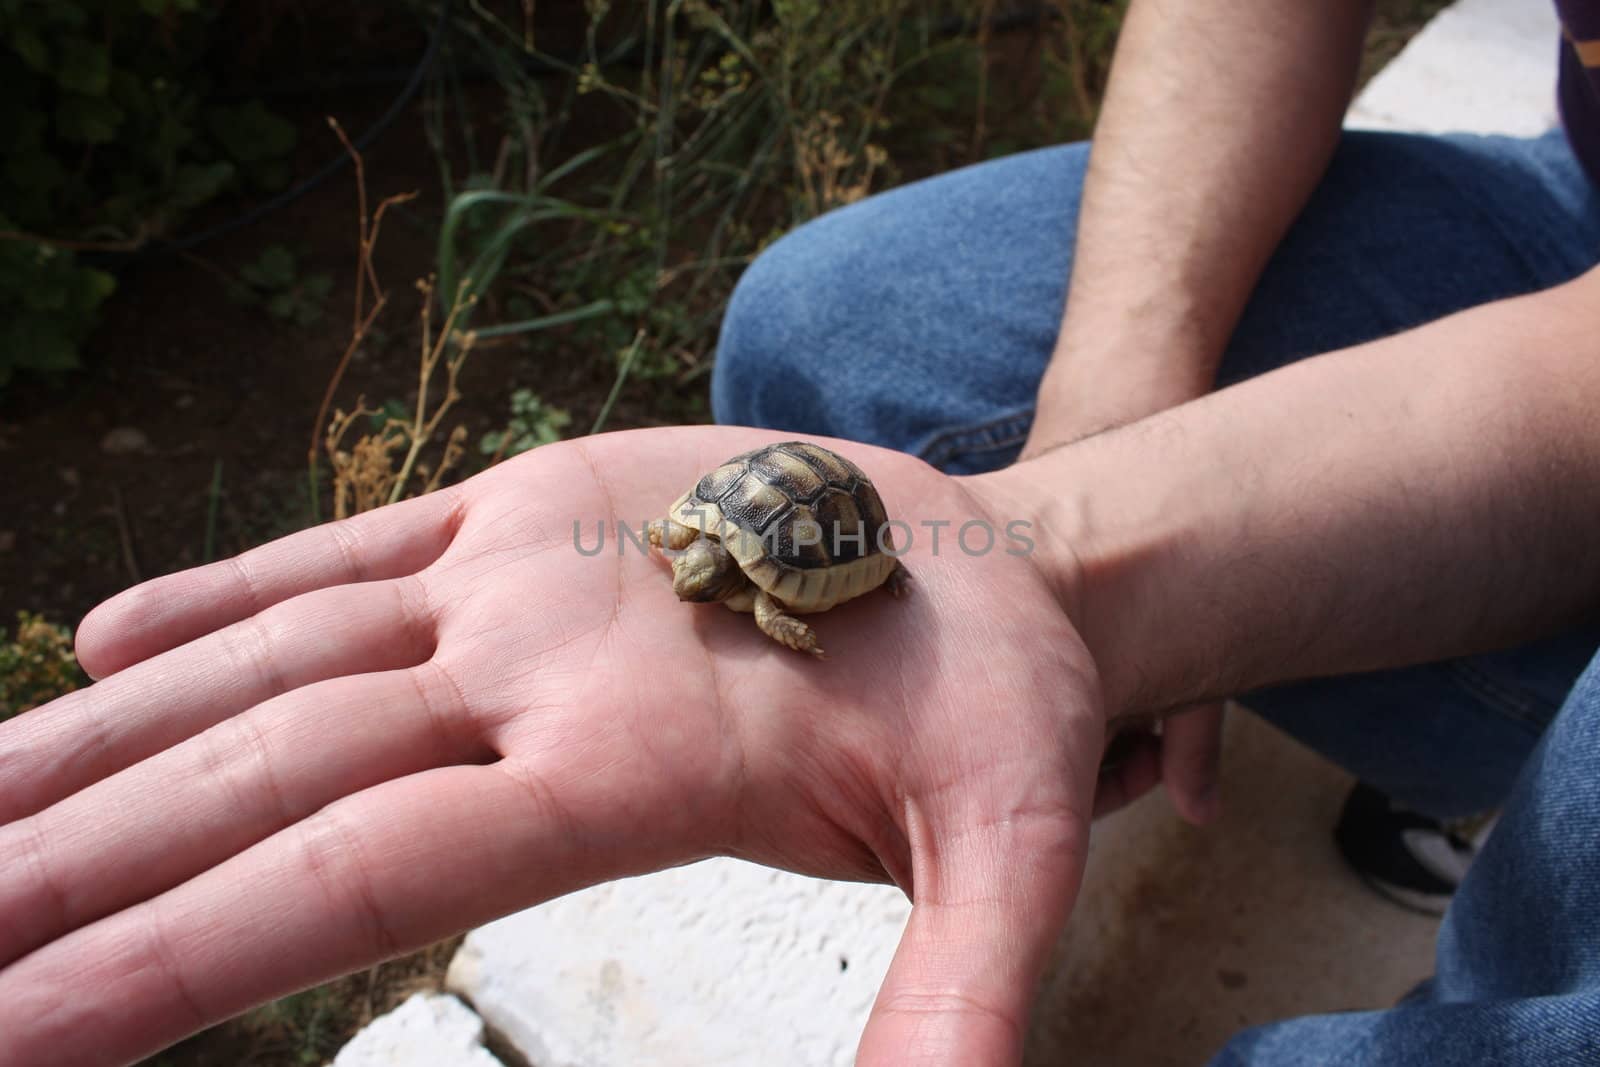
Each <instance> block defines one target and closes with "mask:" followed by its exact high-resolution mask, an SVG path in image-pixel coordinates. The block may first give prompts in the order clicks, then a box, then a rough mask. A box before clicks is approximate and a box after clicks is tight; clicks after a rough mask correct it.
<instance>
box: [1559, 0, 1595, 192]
mask: <svg viewBox="0 0 1600 1067" xmlns="http://www.w3.org/2000/svg"><path fill="white" fill-rule="evenodd" d="M1556 11H1557V12H1558V13H1559V14H1560V16H1561V23H1562V26H1563V27H1564V28H1565V31H1566V32H1565V33H1564V34H1563V35H1562V38H1561V76H1560V77H1561V81H1560V86H1559V88H1558V90H1557V96H1558V99H1559V100H1560V106H1561V124H1562V126H1564V127H1565V128H1566V131H1567V138H1568V139H1569V140H1570V141H1571V142H1572V150H1573V151H1574V152H1575V153H1577V156H1578V159H1579V160H1580V161H1581V162H1582V163H1583V165H1584V169H1586V170H1587V171H1588V172H1589V177H1591V178H1592V179H1594V181H1595V184H1597V185H1600V0H1556Z"/></svg>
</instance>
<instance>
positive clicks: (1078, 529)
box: [969, 420, 1180, 720]
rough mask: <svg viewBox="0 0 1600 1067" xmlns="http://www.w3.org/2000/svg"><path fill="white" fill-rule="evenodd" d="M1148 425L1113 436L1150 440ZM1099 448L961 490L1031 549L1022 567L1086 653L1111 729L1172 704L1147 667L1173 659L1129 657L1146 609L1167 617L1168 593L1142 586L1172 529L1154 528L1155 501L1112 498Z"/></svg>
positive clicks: (1005, 472)
mask: <svg viewBox="0 0 1600 1067" xmlns="http://www.w3.org/2000/svg"><path fill="white" fill-rule="evenodd" d="M1152 421H1155V420H1146V422H1144V423H1141V424H1140V425H1139V426H1137V427H1127V428H1125V429H1123V430H1120V431H1118V433H1117V434H1116V435H1114V436H1116V437H1122V436H1123V435H1126V434H1142V433H1146V432H1150V430H1151V429H1152V428H1151V427H1150V426H1149V423H1150V422H1152ZM1104 436H1105V437H1111V436H1113V435H1104ZM1102 439H1103V438H1097V439H1096V440H1095V441H1089V442H1079V443H1076V444H1073V445H1072V446H1071V447H1068V448H1053V449H1050V450H1048V451H1046V452H1045V453H1043V454H1041V455H1038V456H1035V457H1034V458H1031V459H1027V460H1024V461H1021V462H1019V463H1016V464H1013V465H1012V466H1010V467H1007V468H1004V469H1002V470H998V471H993V472H990V473H988V474H981V475H976V476H973V477H972V478H971V479H969V481H970V483H971V484H972V487H973V489H974V490H976V491H978V492H979V493H980V495H982V496H983V497H984V498H985V500H986V502H987V505H988V506H989V507H990V508H991V509H992V511H993V513H994V514H997V515H1002V516H1004V518H1005V519H1006V521H1007V522H1011V521H1014V520H1021V522H1023V523H1025V524H1026V525H1025V526H1024V527H1023V528H1024V529H1026V530H1027V531H1028V536H1029V537H1030V539H1031V540H1032V541H1033V548H1032V551H1031V552H1030V553H1029V560H1030V562H1032V563H1033V565H1034V567H1035V568H1036V569H1037V570H1038V572H1039V574H1040V576H1041V577H1042V578H1043V579H1044V581H1045V583H1046V584H1047V585H1048V586H1049V588H1050V590H1051V592H1052V593H1053V594H1054V595H1055V598H1056V602H1057V603H1058V604H1059V605H1060V608H1061V611H1062V613H1063V614H1065V615H1066V617H1067V618H1068V619H1069V620H1070V621H1071V623H1072V625H1073V627H1074V629H1076V630H1077V631H1078V634H1079V636H1080V637H1081V638H1082V639H1083V641H1084V644H1085V646H1086V647H1087V648H1088V649H1089V652H1090V654H1091V657H1092V658H1093V660H1094V663H1095V667H1096V669H1097V671H1098V672H1099V676H1100V682H1101V687H1102V690H1103V693H1104V698H1105V707H1106V712H1107V716H1108V718H1109V719H1111V720H1117V719H1123V718H1134V717H1142V716H1147V715H1150V714H1153V713H1155V712H1159V711H1162V710H1164V709H1166V708H1168V707H1171V706H1174V705H1175V704H1176V703H1178V701H1177V700H1176V699H1170V700H1169V699H1167V698H1166V696H1165V690H1166V689H1167V688H1170V687H1169V686H1167V684H1166V682H1165V681H1164V679H1163V677H1161V676H1160V674H1159V673H1158V671H1157V670H1156V668H1157V667H1160V668H1169V667H1172V666H1175V665H1176V659H1175V657H1176V656H1177V655H1178V654H1179V653H1180V650H1179V649H1176V648H1174V649H1171V650H1170V651H1171V653H1172V654H1173V655H1172V656H1166V657H1163V658H1162V661H1161V662H1160V663H1159V664H1152V663H1149V662H1145V661H1144V658H1143V657H1141V656H1139V655H1138V652H1139V651H1140V647H1141V640H1142V639H1141V638H1140V637H1139V636H1138V635H1137V634H1136V633H1135V632H1134V631H1135V629H1136V625H1135V624H1136V623H1137V622H1138V620H1139V619H1140V618H1147V619H1148V618H1149V617H1150V616H1151V612H1150V610H1149V605H1150V604H1154V603H1161V604H1162V605H1163V606H1162V607H1161V608H1160V609H1159V610H1160V611H1161V612H1162V614H1163V615H1166V614H1167V613H1168V612H1169V611H1171V610H1176V606H1175V605H1173V604H1172V603H1171V602H1172V599H1173V596H1174V594H1175V592H1176V590H1175V589H1171V588H1168V589H1159V588H1158V587H1157V583H1156V582H1155V581H1154V580H1153V578H1152V575H1153V574H1154V573H1155V572H1157V571H1159V570H1161V569H1162V568H1163V563H1162V561H1163V560H1165V559H1168V558H1170V557H1172V556H1173V555H1174V553H1173V552H1172V551H1171V545H1172V544H1173V543H1174V542H1175V538H1174V537H1173V536H1172V534H1171V532H1170V531H1171V530H1173V529H1175V527H1173V526H1170V525H1167V524H1164V523H1163V522H1161V521H1160V520H1161V518H1162V516H1161V513H1160V512H1161V508H1160V507H1159V503H1158V502H1157V501H1155V500H1153V499H1147V500H1145V502H1144V503H1143V504H1141V502H1140V501H1141V499H1142V498H1141V497H1139V496H1138V495H1136V494H1134V495H1130V494H1125V493H1120V492H1117V491H1115V485H1114V473H1113V475H1112V477H1113V482H1112V483H1108V482H1107V481H1106V477H1107V474H1108V471H1107V470H1106V468H1105V465H1104V463H1103V461H1102V460H1101V458H1100V457H1099V456H1097V455H1096V453H1100V452H1102V451H1103V450H1102V449H1098V448H1095V447H1092V446H1094V445H1097V444H1098V443H1099V441H1100V440H1102ZM1108 458H1109V457H1108ZM1130 505H1131V506H1133V507H1136V508H1139V509H1140V511H1139V513H1138V514H1135V513H1133V512H1132V511H1130V510H1129V508H1130ZM1147 505H1148V510H1145V508H1146V506H1147ZM1136 590H1146V591H1147V592H1145V593H1136V592H1135V591H1136ZM1146 597H1153V598H1157V599H1146ZM1141 605H1142V606H1143V610H1141Z"/></svg>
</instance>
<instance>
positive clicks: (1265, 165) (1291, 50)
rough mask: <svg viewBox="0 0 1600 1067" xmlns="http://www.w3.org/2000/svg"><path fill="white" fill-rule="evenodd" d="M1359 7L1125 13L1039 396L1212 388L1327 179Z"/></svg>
mask: <svg viewBox="0 0 1600 1067" xmlns="http://www.w3.org/2000/svg"><path fill="white" fill-rule="evenodd" d="M1368 8H1369V4H1368V3H1366V2H1364V0H1340V2H1335V3H1316V4H1303V3H1294V2H1285V0H1246V2H1233V0H1209V2H1193V0H1135V2H1134V4H1133V5H1132V8H1131V9H1130V11H1129V13H1128V17H1127V21H1126V23H1125V24H1124V26H1123V29H1122V34H1121V37H1120V39H1119V42H1118V46H1117V53H1116V58H1115V61H1114V64H1113V68H1112V75H1111V83H1110V85H1109V87H1108V90H1107V94H1106V101H1105V106H1104V109H1103V111H1102V113H1101V116H1100V120H1099V124H1098V125H1097V127H1096V129H1095V138H1094V145H1093V147H1092V149H1091V151H1090V162H1089V172H1088V176H1087V178H1086V181H1085V188H1084V194H1083V203H1082V208H1081V212H1080V218H1079V222H1078V234H1077V243H1076V249H1075V253H1074V264H1073V276H1072V282H1071V289H1070V292H1069V295H1068V301H1067V314H1066V317H1065V319H1064V323H1063V329H1062V333H1061V337H1060V340H1059V342H1058V344H1057V348H1056V353H1055V362H1054V363H1053V364H1052V368H1051V373H1050V374H1047V376H1046V379H1045V384H1044V392H1048V391H1049V390H1050V389H1051V388H1052V386H1059V387H1061V388H1065V389H1077V388H1079V383H1080V382H1082V381H1092V380H1096V379H1104V378H1105V377H1107V376H1109V377H1111V378H1112V379H1114V381H1115V382H1116V384H1115V385H1113V386H1111V388H1113V389H1118V388H1126V389H1128V390H1130V391H1132V392H1139V391H1141V390H1142V389H1143V388H1144V386H1143V385H1142V384H1141V379H1149V380H1150V384H1151V385H1152V386H1153V387H1154V390H1155V391H1156V392H1160V391H1161V388H1162V385H1161V383H1160V382H1159V381H1158V380H1159V379H1165V380H1166V381H1168V382H1170V388H1171V389H1175V390H1177V393H1175V394H1174V395H1173V396H1172V397H1171V398H1170V402H1178V401H1181V400H1186V399H1188V398H1189V397H1191V396H1195V395H1198V394H1199V393H1202V392H1204V391H1206V389H1208V388H1209V387H1210V382H1211V379H1212V377H1213V376H1214V374H1215V371H1216V364H1217V361H1218V360H1219V359H1220V357H1221V354H1222V350H1223V347H1224V346H1225V345H1226V343H1227V339H1228V336H1229V335H1230V334H1231V333H1232V331H1233V328H1234V325H1235V324H1236V322H1237V320H1238V317H1239V315H1240V313H1241V311H1242V309H1243V307H1244V304H1245V302H1246V300H1247V298H1248V296H1249V293H1250V291H1251V289H1252V288H1253V287H1254V285H1255V282H1256V280H1257V278H1258V276H1259V275H1260V272H1261V269H1262V267H1263V266H1264V264H1265V263H1266V260H1267V258H1268V256H1270V254H1271V252H1272V249H1273V248H1274V247H1275V246H1276V245H1277V243H1278V241H1279V240H1280V239H1281V238H1282V236H1283V233H1284V232H1285V231H1286V230H1287V229H1288V227H1289V224H1290V223H1291V222H1292V221H1293V219H1294V217H1295V215H1296V214H1297V213H1298V212H1299V210H1300V208H1301V207H1302V206H1303V205H1304V203H1305V201H1306V199H1307V198H1308V197H1309V196H1310V193H1311V190H1312V188H1313V187H1314V186H1315V185H1316V182H1317V181H1318V179H1319V178H1320V176H1321V174H1322V173H1323V171H1324V169H1325V168H1326V166H1327V162H1328V159H1329V157H1330V156H1331V154H1332V151H1333V147H1334V145H1335V143H1336V141H1337V139H1338V131H1339V126H1340V122H1341V119H1342V116H1343V114H1344V110H1345V108H1346V106H1347V105H1348V102H1349V97H1350V92H1351V87H1352V85H1353V84H1354V79H1355V72H1356V67H1357V63H1358V60H1359V57H1360V51H1361V41H1362V36H1363V32H1364V29H1365V26H1366V21H1367V15H1368ZM1069 365H1070V366H1069ZM1065 369H1070V370H1072V371H1073V373H1072V374H1071V375H1070V377H1072V378H1073V381H1071V382H1070V383H1069V382H1065V381H1062V380H1061V379H1062V378H1064V377H1068V376H1067V375H1061V374H1057V373H1056V372H1057V371H1059V370H1065ZM1109 399H1111V398H1108V400H1109ZM1161 400H1162V398H1160V397H1156V398H1155V401H1156V402H1155V403H1153V404H1151V405H1149V406H1147V407H1145V408H1144V410H1141V411H1139V412H1138V414H1143V413H1144V411H1147V410H1155V409H1156V408H1157V407H1159V406H1161Z"/></svg>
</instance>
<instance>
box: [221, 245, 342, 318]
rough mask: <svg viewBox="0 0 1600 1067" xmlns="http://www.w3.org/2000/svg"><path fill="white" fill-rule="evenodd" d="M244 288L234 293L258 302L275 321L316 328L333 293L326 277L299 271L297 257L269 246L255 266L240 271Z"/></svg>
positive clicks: (252, 264)
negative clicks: (314, 326) (279, 320)
mask: <svg viewBox="0 0 1600 1067" xmlns="http://www.w3.org/2000/svg"><path fill="white" fill-rule="evenodd" d="M239 277H240V279H241V280H242V281H243V283H244V285H243V286H241V287H240V288H239V289H237V290H235V293H236V295H237V296H239V297H240V298H241V299H243V300H246V301H257V302H259V303H260V304H261V305H262V306H263V307H265V308H266V309H267V312H268V313H269V314H270V315H272V317H273V318H275V319H284V320H286V321H289V322H293V323H294V324H295V325H297V326H313V325H315V324H316V323H317V322H318V321H320V320H321V318H322V309H323V305H324V304H325V303H326V302H327V298H328V294H329V293H330V292H332V291H333V279H332V278H330V277H329V276H328V275H326V274H304V275H302V274H301V273H300V271H299V268H298V265H297V263H296V261H295V255H294V253H293V252H291V251H289V249H288V248H286V247H285V246H283V245H268V246H267V247H266V248H265V249H263V250H262V252H261V255H260V256H258V257H257V258H256V260H255V262H254V263H249V264H246V265H245V266H244V267H242V268H240V270H239Z"/></svg>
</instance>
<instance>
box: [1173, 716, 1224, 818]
mask: <svg viewBox="0 0 1600 1067" xmlns="http://www.w3.org/2000/svg"><path fill="white" fill-rule="evenodd" d="M1222 708H1223V704H1222V701H1220V700H1219V701H1215V702H1213V703H1210V704H1197V705H1195V706H1194V707H1192V708H1190V709H1188V710H1186V711H1184V712H1182V713H1180V714H1177V715H1174V716H1172V717H1171V718H1170V719H1167V720H1166V721H1165V722H1163V723H1162V724H1161V783H1162V785H1164V786H1166V789H1167V795H1168V796H1169V797H1171V798H1172V806H1173V807H1174V808H1176V809H1177V810H1178V814H1179V815H1180V816H1181V817H1183V819H1185V820H1186V821H1188V822H1191V823H1193V824H1194V825H1196V826H1204V825H1205V824H1206V823H1209V822H1211V821H1212V820H1213V819H1215V818H1216V817H1217V816H1218V815H1220V814H1221V813H1222V795H1221V792H1220V789H1219V786H1218V779H1219V771H1218V766H1219V765H1220V764H1221V762H1222Z"/></svg>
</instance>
